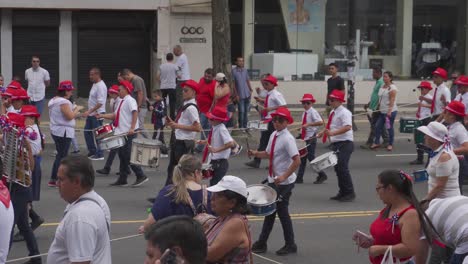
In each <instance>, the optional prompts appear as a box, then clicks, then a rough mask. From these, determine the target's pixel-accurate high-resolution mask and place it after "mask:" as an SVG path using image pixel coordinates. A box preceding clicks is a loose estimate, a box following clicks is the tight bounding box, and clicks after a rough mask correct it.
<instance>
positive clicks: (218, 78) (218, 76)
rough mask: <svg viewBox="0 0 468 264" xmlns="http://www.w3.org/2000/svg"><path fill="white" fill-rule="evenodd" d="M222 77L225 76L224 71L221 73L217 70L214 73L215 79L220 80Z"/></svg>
mask: <svg viewBox="0 0 468 264" xmlns="http://www.w3.org/2000/svg"><path fill="white" fill-rule="evenodd" d="M224 78H226V75H225V74H224V73H222V72H218V73H217V74H216V77H215V80H216V81H218V82H220V81H222V80H224Z"/></svg>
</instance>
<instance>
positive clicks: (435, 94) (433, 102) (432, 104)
mask: <svg viewBox="0 0 468 264" xmlns="http://www.w3.org/2000/svg"><path fill="white" fill-rule="evenodd" d="M436 96H437V88H436V89H435V91H434V97H433V99H432V103H431V114H432V113H434V106H435V101H436V100H437V99H436V98H437V97H436Z"/></svg>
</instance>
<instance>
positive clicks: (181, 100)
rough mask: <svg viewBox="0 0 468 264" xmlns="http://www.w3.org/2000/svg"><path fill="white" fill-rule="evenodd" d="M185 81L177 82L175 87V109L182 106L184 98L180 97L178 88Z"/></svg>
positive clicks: (180, 90)
mask: <svg viewBox="0 0 468 264" xmlns="http://www.w3.org/2000/svg"><path fill="white" fill-rule="evenodd" d="M185 81H186V80H183V81H182V80H181V81H177V86H176V89H175V90H176V91H175V93H176V105H175V107H176V108H175V109H180V108H181V107H182V106H183V104H184V98H183V97H182V87H181V86H180V85H181V84H182V83H184V82H185Z"/></svg>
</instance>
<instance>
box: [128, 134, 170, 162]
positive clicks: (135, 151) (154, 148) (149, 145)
mask: <svg viewBox="0 0 468 264" xmlns="http://www.w3.org/2000/svg"><path fill="white" fill-rule="evenodd" d="M161 146H162V143H161V142H160V141H159V140H153V139H147V138H135V139H134V140H133V142H132V152H131V154H130V163H131V164H135V165H139V166H144V167H151V168H155V167H158V166H159V159H160V157H161V151H160V148H161Z"/></svg>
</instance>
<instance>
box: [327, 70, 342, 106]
mask: <svg viewBox="0 0 468 264" xmlns="http://www.w3.org/2000/svg"><path fill="white" fill-rule="evenodd" d="M338 70H339V67H338V65H337V64H336V63H330V64H328V73H329V74H330V75H331V77H330V78H328V80H327V101H326V102H325V104H326V105H327V112H328V113H329V112H330V111H331V107H330V104H329V102H328V96H329V95H330V93H331V92H332V91H333V90H340V91H342V92H344V93H346V92H345V84H344V80H343V78H341V76H339V75H338Z"/></svg>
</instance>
